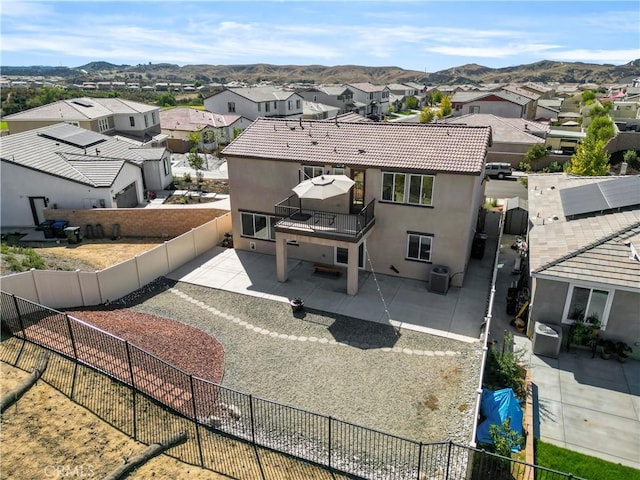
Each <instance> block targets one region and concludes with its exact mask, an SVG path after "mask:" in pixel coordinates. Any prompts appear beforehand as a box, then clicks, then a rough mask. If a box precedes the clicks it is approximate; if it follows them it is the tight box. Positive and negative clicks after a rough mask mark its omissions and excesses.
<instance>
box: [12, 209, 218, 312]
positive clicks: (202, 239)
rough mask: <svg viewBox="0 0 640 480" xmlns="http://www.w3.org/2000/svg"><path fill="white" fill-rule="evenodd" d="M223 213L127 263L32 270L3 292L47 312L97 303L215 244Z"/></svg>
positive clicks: (135, 287) (14, 279)
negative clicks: (87, 269) (81, 268)
mask: <svg viewBox="0 0 640 480" xmlns="http://www.w3.org/2000/svg"><path fill="white" fill-rule="evenodd" d="M230 230H231V214H230V213H227V214H225V215H223V216H221V217H218V218H215V219H213V220H211V221H210V222H207V223H205V224H204V225H201V226H200V227H197V228H194V229H192V230H191V231H189V232H187V233H184V234H183V235H180V236H179V237H176V238H174V239H172V240H169V241H167V242H165V243H163V244H162V245H158V246H157V247H155V248H153V249H152V250H149V251H147V252H145V253H143V254H141V255H137V256H135V257H134V258H132V259H130V260H126V261H124V262H122V263H119V264H117V265H114V266H113V267H109V268H106V269H104V270H99V271H96V272H80V271H76V272H63V271H51V270H30V271H28V272H22V273H16V274H14V275H7V276H4V277H2V291H3V292H7V293H10V294H13V295H16V296H18V297H21V298H24V299H26V300H29V301H31V302H35V303H39V304H41V305H45V306H47V307H49V308H72V307H79V306H91V305H101V304H103V303H106V302H107V301H114V300H117V299H118V298H121V297H123V296H125V295H128V294H129V293H131V292H134V291H135V290H138V289H139V288H141V287H143V286H144V285H146V284H148V283H149V282H151V281H153V280H155V279H156V278H158V277H161V276H163V275H166V274H167V273H169V272H171V271H172V270H175V269H176V268H178V267H180V266H182V265H184V264H185V263H187V262H188V261H190V260H193V259H194V258H196V257H197V256H199V255H201V254H203V253H204V252H206V251H207V250H210V249H211V248H213V247H215V246H216V245H218V244H219V243H220V242H221V241H222V239H223V237H224V233H225V232H228V231H230Z"/></svg>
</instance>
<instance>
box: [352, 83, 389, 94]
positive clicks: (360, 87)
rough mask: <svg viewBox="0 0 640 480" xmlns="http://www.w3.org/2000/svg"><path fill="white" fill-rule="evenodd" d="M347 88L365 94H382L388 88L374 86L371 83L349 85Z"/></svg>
mask: <svg viewBox="0 0 640 480" xmlns="http://www.w3.org/2000/svg"><path fill="white" fill-rule="evenodd" d="M347 87H351V88H355V89H356V90H360V91H361V92H365V93H373V92H381V91H382V90H384V89H385V88H386V87H385V86H384V85H374V84H372V83H369V82H362V83H349V84H348V85H347Z"/></svg>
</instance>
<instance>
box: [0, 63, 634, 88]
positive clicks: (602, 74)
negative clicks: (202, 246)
mask: <svg viewBox="0 0 640 480" xmlns="http://www.w3.org/2000/svg"><path fill="white" fill-rule="evenodd" d="M0 71H1V73H2V75H6V76H30V77H33V76H46V77H60V78H62V79H64V80H65V81H68V82H71V83H80V82H83V81H101V80H102V81H117V80H120V81H143V82H156V81H165V82H181V83H193V82H196V81H198V82H200V83H213V82H218V83H228V82H231V81H234V80H235V81H241V82H247V83H249V84H254V83H259V82H261V81H262V82H264V81H270V82H273V83H276V84H283V83H316V84H321V83H325V84H326V83H356V82H371V83H373V84H390V83H403V82H417V83H421V84H426V85H435V84H479V83H507V82H513V83H521V82H560V83H596V84H610V83H628V82H630V80H631V79H632V78H636V77H639V76H640V59H637V60H634V61H632V62H629V63H627V64H624V65H610V64H604V65H602V64H593V63H582V62H554V61H548V60H543V61H540V62H535V63H530V64H524V65H517V66H512V67H505V68H489V67H484V66H482V65H477V64H467V65H462V66H459V67H454V68H449V69H446V70H441V71H438V72H434V73H427V72H421V71H416V70H405V69H402V68H400V67H395V66H389V67H366V66H360V65H338V66H323V65H269V64H263V63H260V64H251V65H185V66H179V65H174V64H169V63H157V64H151V63H149V64H139V65H114V64H112V63H108V62H91V63H88V64H86V65H82V66H80V67H75V68H71V67H53V66H28V67H18V66H6V67H0Z"/></svg>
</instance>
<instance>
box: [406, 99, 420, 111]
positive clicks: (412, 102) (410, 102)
mask: <svg viewBox="0 0 640 480" xmlns="http://www.w3.org/2000/svg"><path fill="white" fill-rule="evenodd" d="M406 104H407V108H408V109H410V110H416V109H417V108H418V106H419V105H420V100H418V99H417V98H416V97H414V96H413V95H412V96H410V97H408V98H407V101H406Z"/></svg>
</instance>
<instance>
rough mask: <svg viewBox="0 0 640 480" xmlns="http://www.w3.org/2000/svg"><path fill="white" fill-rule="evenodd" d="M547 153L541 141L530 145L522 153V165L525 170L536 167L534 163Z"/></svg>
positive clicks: (528, 170)
mask: <svg viewBox="0 0 640 480" xmlns="http://www.w3.org/2000/svg"><path fill="white" fill-rule="evenodd" d="M547 155H549V150H547V147H545V146H544V145H543V144H541V143H536V144H535V145H531V146H530V147H529V149H528V150H527V151H526V152H525V154H524V162H523V163H524V165H525V171H527V172H530V171H531V170H532V169H533V170H537V169H536V163H537V162H538V160H540V159H541V158H544V157H546V156H547Z"/></svg>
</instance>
